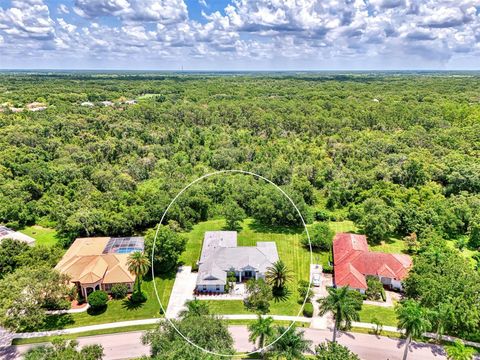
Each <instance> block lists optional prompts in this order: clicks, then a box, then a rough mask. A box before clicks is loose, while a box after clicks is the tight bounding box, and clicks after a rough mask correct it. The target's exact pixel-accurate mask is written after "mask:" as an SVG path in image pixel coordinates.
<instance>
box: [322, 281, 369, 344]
mask: <svg viewBox="0 0 480 360" xmlns="http://www.w3.org/2000/svg"><path fill="white" fill-rule="evenodd" d="M354 291H355V290H350V289H349V288H348V287H346V286H345V287H341V288H329V289H328V296H327V297H325V298H322V299H319V300H318V303H319V304H320V307H319V310H320V315H321V316H323V315H325V314H326V313H327V312H329V311H331V312H332V313H333V319H334V320H335V325H334V327H333V342H336V341H337V330H338V328H339V327H341V325H342V324H344V325H345V327H347V328H348V327H350V324H351V323H352V321H358V320H359V315H358V311H359V310H360V308H361V302H360V301H361V300H359V298H358V296H356V294H355V293H354Z"/></svg>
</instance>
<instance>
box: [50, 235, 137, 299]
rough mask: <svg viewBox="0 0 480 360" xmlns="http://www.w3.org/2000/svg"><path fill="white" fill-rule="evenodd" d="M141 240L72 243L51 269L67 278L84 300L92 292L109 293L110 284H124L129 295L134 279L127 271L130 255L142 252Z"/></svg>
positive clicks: (132, 238)
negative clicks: (103, 291)
mask: <svg viewBox="0 0 480 360" xmlns="http://www.w3.org/2000/svg"><path fill="white" fill-rule="evenodd" d="M143 249H144V239H143V238H141V237H126V238H110V237H94V238H79V239H76V240H75V241H74V242H73V244H72V246H70V248H69V249H68V250H67V252H66V253H65V255H64V256H63V258H62V259H61V260H60V262H59V263H58V264H57V265H56V266H55V269H57V270H58V271H59V272H61V273H62V274H67V275H68V276H69V277H70V282H71V283H72V284H74V285H75V286H76V287H77V289H78V291H79V293H80V294H82V296H83V297H84V298H85V299H86V298H87V297H88V294H90V293H91V292H93V291H95V290H105V291H106V292H107V293H109V292H110V290H111V288H112V286H113V285H114V284H125V285H127V287H128V289H129V291H133V285H134V283H135V275H134V274H132V273H130V271H128V265H127V260H128V256H129V254H130V253H132V252H134V251H143Z"/></svg>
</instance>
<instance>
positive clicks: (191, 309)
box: [180, 299, 210, 318]
mask: <svg viewBox="0 0 480 360" xmlns="http://www.w3.org/2000/svg"><path fill="white" fill-rule="evenodd" d="M185 306H186V307H187V308H186V309H185V310H182V311H181V312H180V317H182V318H186V317H193V316H204V315H208V314H210V309H209V308H208V304H207V303H205V302H202V301H200V300H196V299H195V300H190V301H187V302H186V303H185Z"/></svg>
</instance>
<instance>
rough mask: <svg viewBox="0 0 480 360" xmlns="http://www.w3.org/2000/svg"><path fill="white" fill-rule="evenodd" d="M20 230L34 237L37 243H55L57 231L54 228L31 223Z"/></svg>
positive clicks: (50, 244) (49, 244)
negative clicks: (31, 224)
mask: <svg viewBox="0 0 480 360" xmlns="http://www.w3.org/2000/svg"><path fill="white" fill-rule="evenodd" d="M20 232H22V233H24V234H25V235H28V236H30V237H32V238H34V239H35V244H37V245H45V246H54V245H56V244H57V240H58V239H57V232H56V231H55V230H54V229H50V228H45V227H42V226H40V225H33V226H28V227H26V228H24V229H22V230H20Z"/></svg>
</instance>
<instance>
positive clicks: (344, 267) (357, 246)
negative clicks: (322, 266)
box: [333, 233, 412, 289]
mask: <svg viewBox="0 0 480 360" xmlns="http://www.w3.org/2000/svg"><path fill="white" fill-rule="evenodd" d="M333 263H334V267H333V271H334V274H335V285H336V286H349V287H351V288H354V289H366V288H367V281H366V278H365V277H366V275H375V276H382V277H388V278H391V279H395V280H403V279H404V278H405V277H406V276H407V274H408V270H409V269H410V267H411V266H412V259H411V258H410V256H408V255H404V254H386V253H380V252H371V251H369V250H368V244H367V238H366V236H365V235H357V234H349V233H339V234H337V235H335V238H334V239H333Z"/></svg>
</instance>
